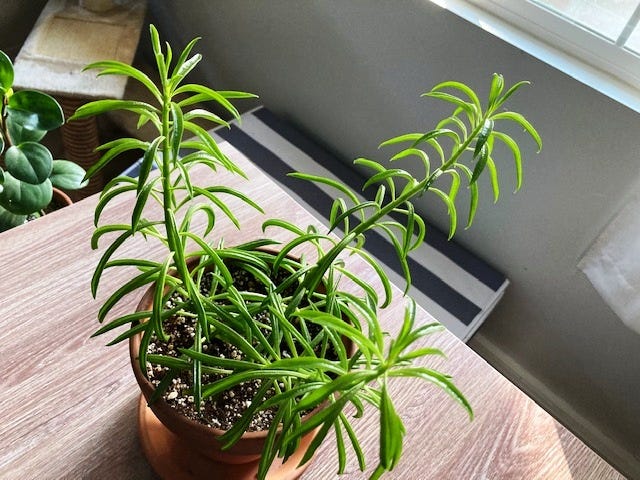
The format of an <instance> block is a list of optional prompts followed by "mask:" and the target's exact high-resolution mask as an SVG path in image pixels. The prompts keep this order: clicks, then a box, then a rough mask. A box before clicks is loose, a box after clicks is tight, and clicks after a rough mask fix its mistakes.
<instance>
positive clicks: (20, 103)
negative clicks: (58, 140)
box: [7, 90, 64, 143]
mask: <svg viewBox="0 0 640 480" xmlns="http://www.w3.org/2000/svg"><path fill="white" fill-rule="evenodd" d="M7 114H8V116H9V118H10V119H11V122H13V123H15V124H18V125H22V126H23V128H25V129H28V130H40V131H42V130H44V131H47V132H48V131H51V130H55V129H56V128H58V127H60V126H61V125H62V124H63V123H64V114H63V113H62V107H60V105H59V104H58V102H57V101H56V100H55V99H54V98H53V97H52V96H51V95H47V94H46V93H42V92H37V91H35V90H21V91H19V92H16V93H14V94H13V95H11V97H10V98H9V102H8V104H7ZM16 143H17V142H16Z"/></svg>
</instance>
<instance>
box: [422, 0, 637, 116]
mask: <svg viewBox="0 0 640 480" xmlns="http://www.w3.org/2000/svg"><path fill="white" fill-rule="evenodd" d="M430 1H431V2H432V3H434V4H436V5H438V6H440V7H442V8H444V9H445V10H448V11H450V12H451V13H453V14H455V15H457V16H459V17H461V18H463V19H465V20H467V21H468V22H470V23H472V24H474V25H476V26H477V27H480V28H482V29H483V30H485V31H486V32H488V33H490V34H492V35H494V36H496V37H498V38H500V39H501V40H503V41H505V42H507V43H509V44H511V45H513V46H514V47H517V48H519V49H521V50H523V51H525V52H527V53H528V54H530V55H532V56H534V57H536V58H537V59H539V60H541V61H543V62H545V63H547V64H548V65H551V66H552V67H554V68H557V69H558V70H560V71H562V72H564V73H566V74H567V75H569V76H571V77H573V78H575V79H576V80H578V81H579V82H582V83H584V84H585V85H587V86H589V87H591V88H593V89H594V90H597V91H599V92H600V93H602V94H604V95H607V96H608V97H610V98H611V99H613V100H615V101H617V102H619V103H621V104H623V105H625V106H627V107H629V108H631V109H633V110H635V111H636V112H639V113H640V88H638V87H634V86H633V85H630V84H629V83H627V82H624V81H622V80H620V79H619V78H617V77H615V76H613V75H611V74H610V73H608V72H606V71H603V70H601V69H598V68H596V67H594V66H592V65H590V64H588V63H586V62H584V61H582V60H580V59H578V58H576V57H574V56H572V55H570V54H568V53H566V52H563V51H562V50H560V49H558V48H556V47H554V46H552V45H550V44H549V43H546V42H544V41H542V40H540V39H539V38H537V37H535V36H534V35H531V34H529V33H527V32H524V31H522V30H521V29H519V28H517V27H515V26H513V25H511V24H510V23H508V22H507V21H505V20H503V19H501V18H499V17H497V16H495V15H493V14H491V13H490V12H487V11H486V10H483V9H482V8H480V7H478V6H476V5H473V4H471V3H469V2H467V1H464V0H430Z"/></svg>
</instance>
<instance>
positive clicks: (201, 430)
mask: <svg viewBox="0 0 640 480" xmlns="http://www.w3.org/2000/svg"><path fill="white" fill-rule="evenodd" d="M154 291H155V288H154V287H153V286H152V287H150V288H149V289H148V290H147V291H146V292H145V294H144V295H143V297H142V299H141V300H140V303H139V304H138V308H137V311H144V310H150V309H151V305H152V303H153V295H154ZM140 342H141V335H140V334H138V335H136V336H134V337H132V338H131V339H130V342H129V353H130V358H131V365H132V367H133V372H134V375H135V377H136V380H137V381H138V385H140V389H141V390H142V395H143V398H141V402H140V406H139V421H138V426H139V435H140V440H141V444H142V448H143V451H144V453H145V455H146V456H147V459H148V460H149V462H150V463H151V465H152V466H153V467H154V470H156V473H158V474H159V475H160V476H161V477H162V478H164V479H167V480H168V479H171V480H174V479H175V480H179V479H194V480H195V479H199V478H224V479H225V480H235V479H255V478H256V474H257V471H258V464H259V461H260V458H261V454H262V451H263V448H264V443H265V440H266V437H267V431H258V432H245V434H244V435H243V436H242V438H241V439H240V440H239V441H238V442H237V443H236V444H235V445H234V446H233V447H231V448H230V449H227V450H222V449H221V445H222V444H221V442H220V441H219V440H218V438H219V437H220V436H221V435H222V434H224V433H225V432H224V431H223V430H220V429H216V428H212V427H208V426H206V425H203V424H201V423H199V422H196V421H194V420H191V419H189V418H187V417H185V416H184V415H182V414H180V413H179V412H177V411H176V410H175V409H174V408H172V407H171V406H170V405H169V404H168V403H167V402H166V401H165V400H164V399H159V400H157V401H155V402H154V403H153V405H150V406H147V402H146V401H148V399H149V398H150V397H151V395H152V394H153V391H154V386H153V384H151V382H149V380H148V379H147V378H146V376H145V374H144V373H143V372H142V371H141V369H140V364H139V361H138V357H139V356H138V351H139V347H140ZM313 413H314V412H312V413H311V414H310V415H313ZM303 421H304V419H303ZM318 430H319V428H317V429H315V430H313V431H312V432H310V433H308V434H307V435H305V436H304V437H302V439H301V441H300V446H299V448H298V450H297V452H296V453H295V454H294V455H293V456H291V457H290V458H289V459H288V460H287V462H286V463H281V462H279V460H278V459H276V460H275V462H274V465H272V467H271V469H270V470H269V474H268V476H267V478H269V479H283V480H284V479H295V478H298V477H299V476H300V475H301V474H302V472H303V471H304V470H305V469H306V468H307V467H308V466H309V464H310V463H311V462H307V463H305V464H304V465H303V466H301V467H298V464H299V462H300V460H301V459H302V457H303V455H304V453H305V452H306V450H307V448H308V446H309V444H310V443H311V441H312V440H313V438H314V437H315V435H316V433H317V431H318ZM214 472H215V473H214Z"/></svg>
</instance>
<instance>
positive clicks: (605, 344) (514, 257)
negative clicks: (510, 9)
mask: <svg viewBox="0 0 640 480" xmlns="http://www.w3.org/2000/svg"><path fill="white" fill-rule="evenodd" d="M152 14H153V15H154V16H155V21H157V22H158V24H159V26H160V28H161V31H162V32H163V33H164V34H165V35H168V36H170V37H171V38H172V40H173V41H175V42H177V43H178V44H179V43H182V44H184V43H185V42H186V41H188V40H189V39H190V38H192V37H193V36H198V35H200V36H203V37H204V38H203V40H202V43H201V44H200V46H199V51H201V52H202V53H204V54H205V58H206V61H205V63H204V66H205V75H204V76H205V77H206V80H208V81H210V82H213V86H214V87H216V88H221V89H223V88H224V89H245V90H248V91H252V92H255V93H257V94H259V95H260V96H261V101H262V102H263V103H264V104H266V105H268V106H269V107H271V108H272V109H273V110H274V111H276V112H278V113H280V114H282V115H283V116H285V117H288V118H290V119H292V120H293V121H295V122H296V123H298V124H299V125H301V126H302V127H303V128H304V129H306V130H307V131H308V132H310V133H311V134H312V135H314V136H316V137H317V138H319V139H320V140H321V141H323V142H325V143H326V144H327V145H328V146H329V147H331V148H332V149H334V150H335V151H337V152H339V153H340V154H342V155H343V156H344V157H345V158H347V159H351V158H354V157H356V156H359V155H370V156H374V157H376V158H378V159H380V160H383V159H384V157H383V155H382V153H381V152H378V151H377V150H376V146H377V144H378V142H379V141H381V140H383V139H386V138H389V137H391V136H393V135H396V134H399V133H403V132H407V131H426V130H427V129H430V128H432V127H433V124H434V121H435V120H436V119H437V118H438V115H440V114H441V113H442V112H443V110H442V109H441V108H440V107H439V106H438V105H436V104H435V103H434V102H431V101H428V100H424V99H423V100H420V99H419V95H420V93H422V92H424V91H426V90H428V89H429V88H430V87H431V86H433V85H435V84H436V83H438V82H440V81H443V80H447V79H456V80H460V81H464V82H466V83H468V84H469V85H471V86H473V87H474V88H476V89H480V90H481V91H486V90H487V88H488V85H489V81H490V75H491V74H492V73H493V72H501V73H503V74H504V76H505V78H506V80H507V82H508V83H513V82H515V81H517V80H521V79H528V80H531V81H532V83H533V86H532V87H530V88H527V89H526V90H524V91H522V94H521V95H519V96H518V97H517V98H516V99H514V101H513V102H512V104H511V108H513V109H515V110H517V111H521V112H523V113H525V114H526V116H527V117H528V118H529V120H530V121H531V122H532V123H533V124H534V125H536V126H537V128H538V129H539V131H540V133H541V135H542V137H543V139H544V144H545V146H544V149H543V151H542V153H541V154H540V155H537V156H536V155H535V154H534V151H535V146H534V144H533V142H531V141H529V139H528V138H524V137H523V146H524V157H525V159H526V160H527V163H526V165H525V185H524V187H523V189H522V191H521V192H520V193H519V194H518V195H515V196H514V195H511V192H512V190H513V185H514V183H513V168H512V166H511V164H510V162H508V161H507V163H505V164H504V165H503V169H502V184H503V188H502V192H503V196H502V198H501V200H500V201H499V203H498V204H497V205H496V206H495V207H492V206H491V205H490V201H489V199H490V195H488V194H489V188H488V186H487V185H485V186H484V187H483V190H484V193H485V194H487V195H485V201H484V203H483V204H482V205H481V207H480V209H479V212H478V215H477V218H476V222H475V224H474V226H473V227H472V228H471V229H470V230H468V231H463V230H461V231H459V233H458V235H457V241H458V242H460V243H462V244H464V245H466V246H468V247H469V248H470V249H471V250H473V251H475V252H476V253H477V254H479V255H480V256H482V257H483V258H485V259H486V260H488V261H489V262H490V263H492V264H493V265H495V266H496V267H497V268H499V269H501V270H502V271H504V272H506V273H507V274H508V276H509V278H510V279H511V281H512V285H511V287H510V288H509V289H508V291H507V293H506V295H505V297H504V299H503V300H502V302H501V303H500V304H499V305H498V307H497V308H496V310H495V312H494V313H493V314H492V315H491V316H490V317H489V318H488V320H487V321H486V323H485V325H484V326H483V327H482V328H481V329H480V331H479V333H478V334H477V335H476V336H475V337H474V338H473V340H472V341H471V346H472V347H473V348H474V349H476V350H477V351H479V352H480V353H481V354H482V355H483V356H484V357H485V358H486V359H487V360H489V361H490V362H491V363H493V364H494V365H495V366H496V367H497V368H498V369H500V370H501V371H503V373H504V374H505V375H507V376H508V377H510V378H511V379H512V380H513V381H514V382H516V383H517V384H518V385H520V386H521V387H522V388H523V389H524V390H525V391H527V392H528V393H529V394H530V395H531V396H532V397H534V399H536V400H537V401H539V402H540V403H541V404H543V406H545V407H546V408H547V409H549V410H550V411H551V412H552V413H553V414H554V415H556V416H558V417H559V418H560V419H561V420H562V421H563V422H564V423H565V424H567V425H568V426H569V427H570V428H571V429H573V430H574V431H575V432H577V433H578V434H579V435H580V436H581V437H582V438H583V439H585V441H587V442H588V443H589V444H591V445H592V447H594V448H596V449H597V450H598V451H599V452H600V453H601V454H604V455H606V456H607V458H608V459H610V460H611V461H614V462H615V463H616V464H617V465H618V468H621V469H623V470H624V471H626V472H631V473H633V474H634V476H638V477H640V467H638V460H639V458H638V457H637V455H638V452H640V402H638V401H637V400H638V394H639V393H640V375H638V366H639V365H640V336H638V335H636V334H634V333H632V332H631V331H629V330H627V329H626V327H624V326H623V325H622V323H621V322H620V321H619V320H618V319H617V318H616V317H615V316H614V314H613V313H612V312H611V311H610V310H609V308H608V307H607V306H606V305H605V304H604V303H603V302H602V301H601V299H600V297H599V296H598V295H597V293H596V292H595V291H594V290H593V289H592V287H591V286H590V284H589V283H588V281H587V280H586V278H585V277H584V276H583V275H582V274H581V273H580V272H579V271H578V270H577V268H576V264H577V262H578V260H579V258H580V256H581V255H582V253H583V252H584V250H585V249H586V248H587V247H588V246H589V245H590V243H591V242H592V241H593V239H594V238H595V237H596V235H597V234H598V232H599V231H600V230H601V229H602V228H603V226H604V225H605V224H606V222H607V221H608V220H609V219H610V217H611V216H612V215H613V214H614V213H615V211H616V209H617V207H619V206H620V205H621V204H622V202H623V201H624V199H625V196H626V195H627V194H628V192H630V190H631V189H632V188H633V187H635V184H636V180H637V178H638V173H639V172H638V170H639V165H640V158H639V157H640V149H639V146H640V116H639V115H638V114H637V113H636V112H633V111H631V110H629V109H627V108H626V107H624V106H622V105H620V104H618V103H616V102H615V101H612V100H610V99H609V98H607V97H604V96H603V95H601V94H599V93H597V92H595V91H594V90H592V89H591V88H589V87H587V86H584V85H582V84H581V83H579V82H577V81H575V80H574V79H572V78H570V77H568V76H567V75H565V74H563V73H561V72H559V71H557V70H555V69H554V68H551V67H549V66H547V65H546V64H544V63H542V62H540V61H538V60H536V59H534V58H532V57H530V56H529V55H527V54H525V53H523V52H522V51H520V50H518V49H516V48H514V47H512V46H509V45H507V44H505V43H504V42H502V41H500V40H498V39H496V38H494V37H493V36H491V35H490V34H487V33H485V32H483V31H482V30H480V29H478V28H476V27H475V26H472V25H470V24H468V23H466V22H465V21H464V20H462V19H460V18H458V17H456V16H454V15H453V14H450V13H449V12H447V11H444V10H442V9H440V8H439V7H437V6H434V5H433V4H431V3H429V2H427V1H425V0H413V1H408V0H405V1H394V2H384V1H377V2H375V1H370V0H351V1H348V2H347V1H340V0H335V1H328V0H327V1H314V2H300V1H296V0H289V1H285V0H277V1H276V0H270V1H269V2H259V1H248V0H236V1H233V2H228V1H226V2H224V1H210V0H207V1H205V0H199V1H197V0H192V1H189V2H187V1H174V2H155V4H153V6H152ZM507 160H508V159H507ZM422 208H423V209H424V210H425V211H428V212H429V213H428V215H429V216H430V217H431V218H432V219H434V220H435V221H436V222H437V223H439V224H440V225H443V226H444V225H445V224H446V216H445V212H444V211H443V209H442V207H441V206H440V205H438V204H436V203H434V204H430V203H428V202H425V203H423V204H422ZM452 361H455V359H452ZM634 455H636V457H635V458H634V457H633V456H634Z"/></svg>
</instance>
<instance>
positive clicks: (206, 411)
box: [147, 268, 275, 431]
mask: <svg viewBox="0 0 640 480" xmlns="http://www.w3.org/2000/svg"><path fill="white" fill-rule="evenodd" d="M231 273H232V275H233V278H234V284H235V285H236V287H237V288H238V289H241V288H243V287H245V288H246V289H247V290H248V291H259V290H260V287H262V285H260V284H259V282H256V281H255V280H254V279H253V277H251V276H250V275H248V274H247V273H246V272H245V271H244V270H240V269H237V268H236V269H231ZM207 288H209V287H208V286H206V285H205V286H204V287H203V289H207ZM205 291H206V290H205ZM261 293H264V292H261ZM175 300H177V301H180V300H181V299H177V298H176V299H174V301H175ZM260 320H261V321H268V317H267V316H266V315H265V317H263V318H260ZM194 325H195V319H194V318H193V317H187V316H174V317H172V318H170V319H169V320H168V321H167V322H165V332H166V333H167V334H168V335H169V336H170V340H169V342H167V343H164V342H158V341H157V338H152V341H151V342H150V344H149V348H148V353H150V354H161V355H170V356H178V348H189V347H191V346H192V345H193V338H194V335H195V328H194ZM202 351H203V353H206V354H209V355H215V356H219V357H221V358H229V359H234V360H242V359H243V354H242V352H241V351H240V350H238V349H237V348H236V347H235V346H233V345H230V344H228V343H225V342H222V341H220V340H217V339H213V338H212V339H211V341H210V342H207V341H206V340H203V344H202ZM168 371H169V369H168V368H166V367H162V366H158V365H154V366H153V367H149V368H148V369H147V375H148V378H149V379H150V381H151V383H152V384H153V385H154V386H157V385H158V384H159V383H160V381H161V380H162V379H163V378H164V376H165V375H166V373H167V372H168ZM220 378H223V376H222V375H206V374H205V375H203V379H202V384H203V385H206V384H208V383H212V382H214V381H215V380H218V379H220ZM192 385H193V381H192V375H191V372H184V374H182V375H181V376H179V377H176V378H174V379H173V380H172V385H171V386H170V387H169V388H168V390H167V391H166V392H165V393H164V396H163V398H164V399H165V400H166V401H167V403H168V404H169V405H171V406H172V407H173V408H175V409H176V410H178V411H179V412H181V413H182V414H183V415H185V416H186V417H188V418H190V419H192V420H195V421H198V422H200V423H202V424H204V425H207V426H210V427H215V428H219V429H222V430H228V429H229V428H231V427H232V426H233V424H234V423H235V422H236V421H237V420H238V419H239V418H240V417H241V416H242V414H243V413H244V411H245V410H246V409H247V408H248V407H249V405H251V402H252V400H253V398H254V395H255V393H256V392H257V390H258V389H259V388H260V386H261V383H260V380H254V381H251V382H245V383H242V384H239V385H237V386H236V387H234V388H232V389H230V390H227V391H225V392H224V393H223V394H221V395H219V396H218V397H217V398H208V399H206V400H204V401H203V402H202V404H201V409H200V411H199V412H198V411H196V409H195V405H194V398H193V396H192V395H191V394H190V389H191V387H192ZM273 394H274V391H273V389H271V390H270V391H269V392H268V393H267V395H266V397H269V396H272V395H273ZM274 415H275V411H273V410H261V411H259V412H258V413H257V414H256V415H254V418H253V419H252V422H251V424H250V426H249V428H248V431H260V430H267V429H269V426H270V425H271V422H272V421H273V417H274Z"/></svg>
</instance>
